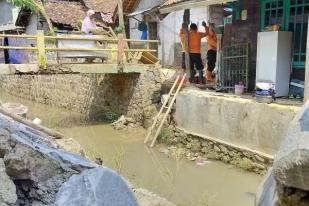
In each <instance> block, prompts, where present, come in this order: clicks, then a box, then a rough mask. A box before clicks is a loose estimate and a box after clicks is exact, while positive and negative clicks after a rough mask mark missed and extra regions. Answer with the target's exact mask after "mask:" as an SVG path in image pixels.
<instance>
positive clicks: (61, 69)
mask: <svg viewBox="0 0 309 206" xmlns="http://www.w3.org/2000/svg"><path fill="white" fill-rule="evenodd" d="M153 66H154V65H147V64H125V65H124V68H123V73H143V72H145V71H146V70H147V69H148V68H151V67H153ZM48 69H49V70H50V71H51V72H57V74H61V73H82V74H117V73H119V72H118V66H117V64H98V63H95V64H51V65H48V67H47V70H40V69H39V67H38V65H37V64H0V75H1V74H16V73H25V74H26V73H40V72H41V73H44V72H45V71H46V72H48Z"/></svg>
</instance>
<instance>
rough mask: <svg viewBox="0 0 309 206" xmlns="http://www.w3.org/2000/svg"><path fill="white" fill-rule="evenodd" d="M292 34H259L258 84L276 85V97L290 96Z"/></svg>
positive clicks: (274, 32) (276, 32)
mask: <svg viewBox="0 0 309 206" xmlns="http://www.w3.org/2000/svg"><path fill="white" fill-rule="evenodd" d="M292 35H293V34H292V32H283V31H272V32H259V33H258V41H257V63H256V82H271V83H274V84H275V91H276V97H283V96H288V95H289V83H290V74H291V58H292V56H291V51H292Z"/></svg>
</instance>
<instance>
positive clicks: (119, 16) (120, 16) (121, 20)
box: [118, 0, 125, 32]
mask: <svg viewBox="0 0 309 206" xmlns="http://www.w3.org/2000/svg"><path fill="white" fill-rule="evenodd" d="M118 18H119V27H121V28H123V29H125V28H124V18H123V4H122V0H118ZM124 32H125V31H124Z"/></svg>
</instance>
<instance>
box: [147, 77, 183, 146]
mask: <svg viewBox="0 0 309 206" xmlns="http://www.w3.org/2000/svg"><path fill="white" fill-rule="evenodd" d="M185 79H186V74H184V75H183V76H182V78H181V81H180V84H179V85H178V87H177V90H176V92H175V93H174V96H173V98H172V100H171V102H169V106H168V108H167V111H166V112H165V114H164V116H163V118H162V120H161V122H160V125H159V128H158V130H157V132H156V134H155V136H154V138H153V140H152V142H151V145H150V147H151V148H152V147H154V145H155V143H156V141H157V138H158V136H159V134H160V132H161V129H162V127H163V125H164V123H165V120H166V119H167V116H168V115H169V113H170V112H171V110H172V107H173V104H174V102H175V100H176V97H177V95H178V93H179V91H180V89H181V87H182V85H183V83H184V81H185Z"/></svg>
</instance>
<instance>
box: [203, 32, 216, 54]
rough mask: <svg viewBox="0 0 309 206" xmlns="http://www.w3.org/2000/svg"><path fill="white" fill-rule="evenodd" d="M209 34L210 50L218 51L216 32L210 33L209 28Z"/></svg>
mask: <svg viewBox="0 0 309 206" xmlns="http://www.w3.org/2000/svg"><path fill="white" fill-rule="evenodd" d="M206 33H207V43H208V48H207V49H208V50H210V49H212V50H217V35H216V33H215V32H213V31H212V32H210V31H209V28H207V29H206Z"/></svg>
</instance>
